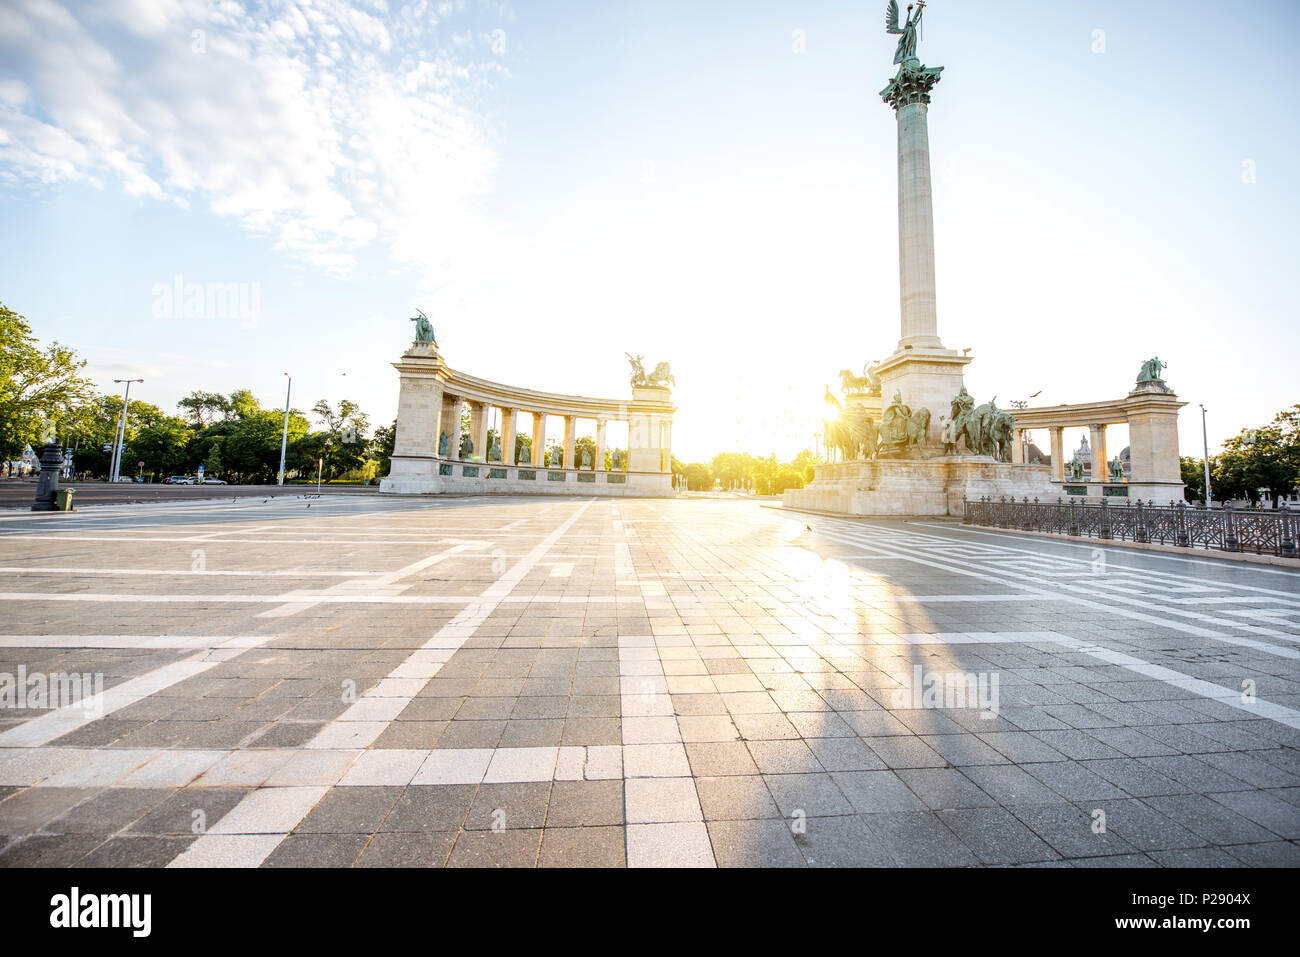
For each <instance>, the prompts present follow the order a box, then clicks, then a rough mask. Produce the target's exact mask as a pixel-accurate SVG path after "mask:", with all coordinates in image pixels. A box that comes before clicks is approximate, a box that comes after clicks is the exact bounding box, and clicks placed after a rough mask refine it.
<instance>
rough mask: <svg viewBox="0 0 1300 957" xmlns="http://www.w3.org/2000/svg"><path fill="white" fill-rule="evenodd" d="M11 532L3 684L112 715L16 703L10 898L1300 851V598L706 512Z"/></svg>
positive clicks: (3, 794)
mask: <svg viewBox="0 0 1300 957" xmlns="http://www.w3.org/2000/svg"><path fill="white" fill-rule="evenodd" d="M4 537H8V538H12V539H14V540H15V542H14V544H15V545H18V546H19V547H18V549H17V550H16V551H13V552H12V554H13V556H14V557H12V560H6V562H5V563H4V569H3V570H0V601H3V602H4V605H5V608H4V610H5V618H4V620H5V626H4V629H3V631H4V633H3V634H0V691H3V682H4V680H5V677H6V676H8V677H9V678H10V682H11V683H12V682H13V680H14V679H15V678H16V677H17V675H18V674H19V673H20V669H22V673H24V674H26V675H31V674H39V675H49V676H58V675H72V674H78V675H81V674H86V675H92V676H94V675H98V676H101V677H102V687H103V691H104V696H103V699H102V700H100V701H99V702H98V705H96V703H95V702H94V701H91V702H89V704H88V703H87V702H86V701H83V700H78V701H70V700H69V701H62V700H61V701H59V702H56V703H59V704H60V705H61V707H60V708H56V709H50V708H46V707H30V706H25V707H17V706H13V705H15V704H16V702H14V701H8V702H5V706H4V707H0V866H5V867H23V866H68V865H72V864H82V865H86V866H109V867H118V866H146V867H164V866H208V867H210V866H236V867H251V866H268V867H303V866H326V867H336V866H337V867H347V866H360V867H374V866H378V867H432V866H451V867H463V866H469V867H523V866H526V867H533V866H543V867H589V866H590V867H623V866H633V867H655V866H706V867H712V866H723V867H729V866H730V867H767V866H772V867H776V866H790V867H803V866H812V867H900V866H904V867H977V866H1054V867H1060V866H1086V867H1093V866H1150V867H1155V866H1188V865H1207V866H1211V865H1212V866H1228V867H1243V866H1246V867H1257V866H1295V863H1296V861H1297V858H1298V856H1300V844H1298V843H1297V842H1298V841H1300V589H1298V588H1297V587H1296V586H1297V584H1298V583H1300V579H1297V577H1296V574H1295V573H1293V572H1290V571H1285V570H1281V569H1276V568H1263V567H1257V566H1242V565H1240V564H1232V563H1226V562H1219V561H1214V560H1212V559H1208V558H1207V559H1197V560H1194V561H1191V562H1189V561H1187V560H1185V559H1184V558H1182V557H1173V556H1165V555H1159V554H1154V553H1150V552H1137V551H1133V550H1126V549H1124V548H1119V547H1111V548H1107V549H1104V550H1102V552H1103V555H1104V556H1105V557H1104V560H1103V561H1101V562H1098V560H1097V557H1096V555H1095V554H1094V548H1092V547H1088V548H1084V547H1081V546H1079V545H1076V544H1074V543H1066V542H1051V541H1046V540H1042V539H1037V538H1031V537H1025V536H1016V535H1013V534H1004V533H997V534H993V533H988V532H981V531H974V530H968V529H963V528H960V527H956V526H951V525H945V524H942V523H933V522H915V523H905V522H893V521H891V522H877V521H848V520H837V519H829V518H811V519H809V518H808V517H807V516H801V517H800V518H799V519H798V520H793V519H791V517H790V516H789V515H784V514H781V513H777V512H773V511H771V510H765V509H762V508H759V507H757V506H755V505H753V504H752V503H748V502H744V501H739V500H737V501H728V500H716V499H715V500H693V499H687V500H680V501H639V500H620V501H612V500H598V501H593V500H583V499H549V500H537V499H526V498H504V497H503V498H492V499H475V498H466V499H455V500H442V501H437V500H433V501H416V500H408V499H393V498H384V497H377V496H365V495H356V496H348V497H347V498H346V499H338V500H335V501H333V502H332V503H331V507H330V508H329V509H327V510H319V509H318V510H313V511H310V512H309V511H307V510H306V508H305V506H304V504H303V503H300V502H293V501H291V500H279V501H262V502H258V501H256V500H240V501H239V502H237V503H230V502H225V503H208V504H202V505H200V504H184V505H180V504H178V505H165V504H161V505H153V506H148V507H145V506H138V507H134V509H133V508H132V507H120V508H119V507H113V508H104V509H97V510H95V511H94V512H85V513H75V514H72V515H59V516H55V517H53V518H50V517H46V518H45V520H44V521H40V522H38V521H37V520H35V519H33V518H32V517H31V516H29V515H3V516H0V538H4ZM200 553H201V560H200V558H199V557H196V556H198V555H199V554H200ZM1099 568H1100V569H1101V570H1100V571H1099V570H1098V569H1099ZM1239 612H1240V613H1246V612H1248V613H1249V614H1238V613H1239ZM178 669H179V670H178ZM26 704H30V702H27V703H26ZM96 708H98V710H96Z"/></svg>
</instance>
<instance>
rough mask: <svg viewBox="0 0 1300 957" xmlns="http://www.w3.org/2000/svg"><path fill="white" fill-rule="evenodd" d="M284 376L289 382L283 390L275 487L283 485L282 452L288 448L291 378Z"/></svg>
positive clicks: (287, 375) (287, 374)
mask: <svg viewBox="0 0 1300 957" xmlns="http://www.w3.org/2000/svg"><path fill="white" fill-rule="evenodd" d="M284 375H285V378H287V379H288V380H289V387H288V388H287V389H285V390H284V431H283V433H281V435H280V480H279V481H278V482H276V484H277V485H283V484H284V450H285V449H286V448H288V447H289V396H290V394H291V393H292V392H293V376H291V375H289V373H287V372H286V373H285V374H284Z"/></svg>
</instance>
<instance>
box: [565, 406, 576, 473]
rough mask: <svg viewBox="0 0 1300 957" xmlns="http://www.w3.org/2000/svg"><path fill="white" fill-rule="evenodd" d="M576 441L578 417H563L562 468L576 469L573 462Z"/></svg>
mask: <svg viewBox="0 0 1300 957" xmlns="http://www.w3.org/2000/svg"><path fill="white" fill-rule="evenodd" d="M577 441H578V417H577V416H576V415H566V416H565V417H564V467H565V468H566V469H576V468H577V467H578V465H577V463H576V462H574V461H573V446H574V443H575V442H577Z"/></svg>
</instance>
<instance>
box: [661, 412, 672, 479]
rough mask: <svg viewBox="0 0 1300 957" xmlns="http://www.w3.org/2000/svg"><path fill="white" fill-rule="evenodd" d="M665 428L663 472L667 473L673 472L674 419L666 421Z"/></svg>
mask: <svg viewBox="0 0 1300 957" xmlns="http://www.w3.org/2000/svg"><path fill="white" fill-rule="evenodd" d="M663 428H664V439H663V443H664V465H663V470H664V471H665V472H671V471H672V470H673V420H672V419H664V423H663Z"/></svg>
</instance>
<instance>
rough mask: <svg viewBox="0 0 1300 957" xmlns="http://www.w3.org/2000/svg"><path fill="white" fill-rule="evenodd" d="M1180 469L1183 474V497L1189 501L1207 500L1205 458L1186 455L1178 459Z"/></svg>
mask: <svg viewBox="0 0 1300 957" xmlns="http://www.w3.org/2000/svg"><path fill="white" fill-rule="evenodd" d="M1178 466H1179V471H1180V472H1181V474H1182V478H1183V485H1184V486H1186V488H1184V489H1183V498H1185V499H1186V500H1187V501H1189V502H1204V501H1205V460H1204V459H1198V458H1193V457H1192V456H1190V455H1184V456H1183V457H1182V458H1180V459H1179V460H1178Z"/></svg>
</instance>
